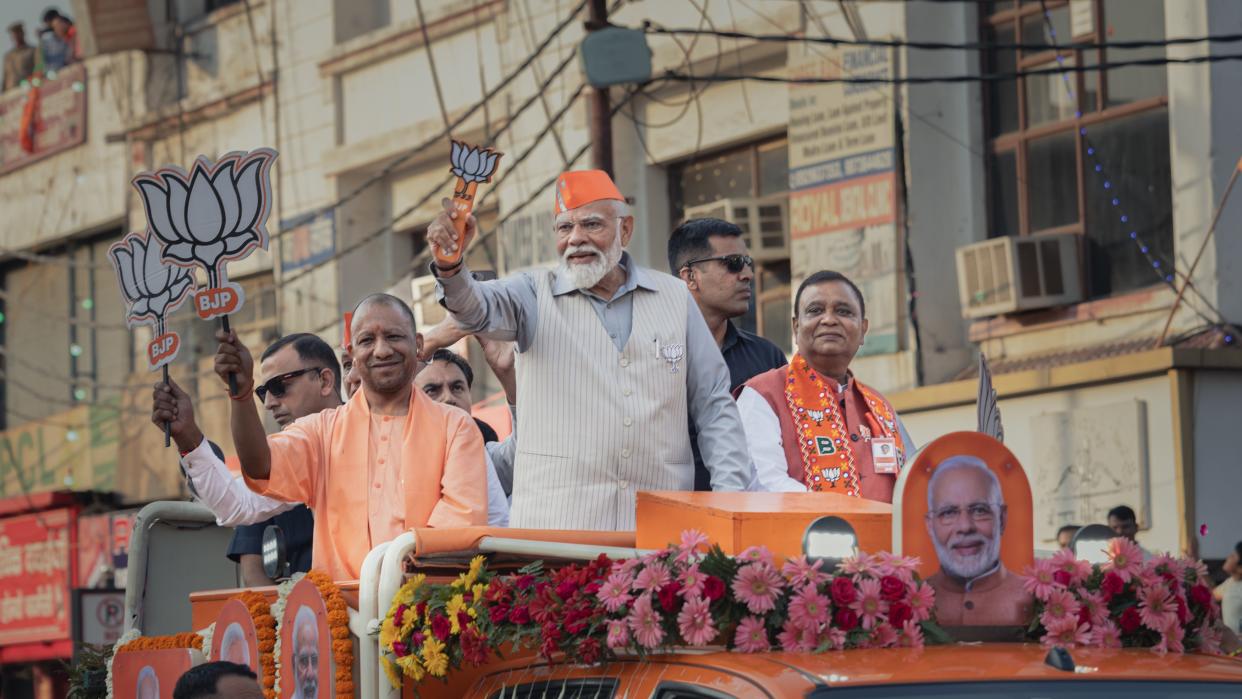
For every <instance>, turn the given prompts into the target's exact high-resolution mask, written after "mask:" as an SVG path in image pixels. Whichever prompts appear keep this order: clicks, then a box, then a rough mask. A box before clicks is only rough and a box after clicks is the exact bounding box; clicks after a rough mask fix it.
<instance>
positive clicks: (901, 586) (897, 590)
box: [850, 575, 906, 602]
mask: <svg viewBox="0 0 1242 699" xmlns="http://www.w3.org/2000/svg"><path fill="white" fill-rule="evenodd" d="M850 587H851V588H852V587H853V586H852V585H851V586H850ZM905 596H906V584H905V583H903V582H902V581H901V578H899V577H897V576H896V575H885V576H884V577H882V578H880V599H882V600H884V601H885V602H896V601H898V600H900V599H901V598H903V597H905Z"/></svg>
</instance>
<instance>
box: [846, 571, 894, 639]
mask: <svg viewBox="0 0 1242 699" xmlns="http://www.w3.org/2000/svg"><path fill="white" fill-rule="evenodd" d="M850 609H853V610H854V611H855V612H856V613H857V614H858V618H859V619H860V620H861V621H862V627H863V628H864V629H869V628H871V627H873V626H875V622H876V620H878V619H879V618H880V615H881V614H883V613H884V612H886V611H888V603H887V602H885V601H884V600H883V599H882V598H881V597H880V581H879V580H869V579H863V580H860V581H858V599H856V600H854V603H853V604H851V605H850Z"/></svg>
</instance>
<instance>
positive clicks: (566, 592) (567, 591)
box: [556, 580, 578, 600]
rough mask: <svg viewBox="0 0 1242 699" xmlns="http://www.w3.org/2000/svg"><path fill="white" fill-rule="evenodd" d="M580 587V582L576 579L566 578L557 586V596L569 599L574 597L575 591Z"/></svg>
mask: <svg viewBox="0 0 1242 699" xmlns="http://www.w3.org/2000/svg"><path fill="white" fill-rule="evenodd" d="M577 589H578V583H577V582H576V581H574V580H565V581H562V582H561V584H559V585H557V586H556V596H557V597H560V598H561V599H563V600H564V599H569V598H570V597H573V595H574V592H575V591H576V590H577Z"/></svg>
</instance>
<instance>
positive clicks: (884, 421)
mask: <svg viewBox="0 0 1242 699" xmlns="http://www.w3.org/2000/svg"><path fill="white" fill-rule="evenodd" d="M854 383H855V385H856V386H857V387H858V389H859V390H860V391H861V392H862V395H863V398H864V399H865V400H866V402H867V406H868V408H869V409H870V414H869V415H868V416H867V417H868V421H869V422H871V420H872V416H874V418H875V422H873V423H872V425H873V427H875V428H878V429H876V430H875V431H876V436H883V437H891V438H893V439H894V440H895V443H896V447H897V460H898V463H901V462H903V461H904V452H905V444H904V443H903V442H902V439H901V435H900V434H899V432H900V430H898V429H897V427H896V424H897V421H896V415H895V413H894V412H893V409H892V407H891V406H890V405H889V404H888V401H886V400H884V398H883V397H882V396H880V394H878V393H876V392H875V391H873V390H871V388H869V387H868V386H864V385H863V384H862V383H861V382H859V381H855V382H854ZM837 391H838V389H837V386H836V382H835V381H830V382H827V383H825V382H824V380H823V379H822V378H820V376H819V374H818V373H816V371H815V370H814V369H812V368H811V366H810V365H809V364H808V363H807V361H806V359H805V358H804V357H803V356H802V355H801V354H795V355H794V357H793V361H791V362H790V363H789V369H788V372H787V379H786V382H785V400H786V401H787V402H788V404H789V411H790V413H791V414H792V415H793V421H794V428H795V431H796V433H797V435H798V451H799V453H800V454H801V456H802V481H803V483H805V484H806V487H807V489H809V490H813V491H837V489H838V488H840V489H842V490H844V491H845V494H846V495H850V496H854V497H858V496H859V495H860V482H859V481H860V475H859V473H858V466H857V464H856V463H855V462H854V451H853V449H851V448H850V445H849V442H848V441H847V440H849V434H850V432H849V428H848V427H847V426H846V424H845V416H844V415H843V414H842V411H841V403H840V400H839V396H838V394H837Z"/></svg>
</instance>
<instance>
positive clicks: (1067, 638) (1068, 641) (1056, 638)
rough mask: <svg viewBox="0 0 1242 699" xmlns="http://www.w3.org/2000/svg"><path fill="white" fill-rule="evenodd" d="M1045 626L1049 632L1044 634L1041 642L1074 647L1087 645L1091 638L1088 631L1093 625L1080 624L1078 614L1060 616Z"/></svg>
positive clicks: (1048, 644) (1049, 644) (1047, 644)
mask: <svg viewBox="0 0 1242 699" xmlns="http://www.w3.org/2000/svg"><path fill="white" fill-rule="evenodd" d="M1044 628H1045V629H1046V630H1047V632H1048V633H1046V634H1044V637H1043V638H1042V639H1040V642H1041V643H1043V644H1044V645H1046V646H1062V647H1064V648H1073V647H1074V646H1085V645H1087V643H1088V641H1089V640H1090V637H1089V636H1088V632H1089V631H1090V630H1091V627H1090V626H1083V625H1080V624H1079V623H1078V617H1077V616H1065V617H1058V618H1056V619H1053V620H1052V623H1050V624H1044Z"/></svg>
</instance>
